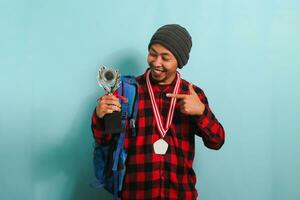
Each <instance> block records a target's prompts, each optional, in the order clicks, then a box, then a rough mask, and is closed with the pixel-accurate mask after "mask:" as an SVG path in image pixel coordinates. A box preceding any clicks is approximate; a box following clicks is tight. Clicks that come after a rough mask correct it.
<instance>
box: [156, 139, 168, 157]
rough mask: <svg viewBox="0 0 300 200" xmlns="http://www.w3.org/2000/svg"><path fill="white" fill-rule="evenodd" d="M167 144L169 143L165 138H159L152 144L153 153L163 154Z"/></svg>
mask: <svg viewBox="0 0 300 200" xmlns="http://www.w3.org/2000/svg"><path fill="white" fill-rule="evenodd" d="M168 146H169V145H168V143H167V142H166V141H165V140H163V139H159V140H157V141H156V142H154V144H153V148H154V153H156V154H159V155H165V154H166V152H167V150H168Z"/></svg>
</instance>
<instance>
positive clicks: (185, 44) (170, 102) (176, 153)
mask: <svg viewBox="0 0 300 200" xmlns="http://www.w3.org/2000/svg"><path fill="white" fill-rule="evenodd" d="M191 47H192V40H191V36H190V34H189V33H188V32H187V30H186V29H185V28H183V27H182V26H180V25H177V24H169V25H165V26H162V27H160V28H159V29H158V30H157V31H156V32H155V33H154V35H153V36H152V38H151V40H150V43H149V46H148V51H149V53H148V58H147V61H148V64H149V68H148V69H147V70H146V72H145V74H143V75H141V76H139V77H137V82H138V83H139V89H138V94H139V105H138V117H137V122H136V123H137V124H136V125H137V135H136V136H135V137H133V136H131V135H129V134H127V135H126V139H125V144H124V145H125V149H126V150H127V152H128V156H127V161H126V175H125V178H124V183H123V189H122V193H121V197H122V199H196V198H197V196H198V193H197V191H196V188H195V184H196V176H195V173H194V170H193V168H192V166H193V160H194V154H195V135H197V136H200V137H202V140H203V142H204V144H205V146H206V147H208V148H211V149H220V148H221V146H222V145H223V143H224V139H225V133H224V129H223V127H222V125H221V124H220V123H219V122H218V120H217V119H216V118H215V116H214V114H213V113H212V111H211V109H210V108H209V105H208V101H207V99H206V96H205V94H204V92H203V91H202V90H201V89H200V88H198V87H196V86H194V85H192V84H191V83H189V82H187V81H186V80H184V79H181V78H180V74H179V73H178V72H177V69H178V68H179V69H181V68H182V67H183V66H184V65H185V64H186V63H187V62H188V59H189V53H190V49H191ZM113 111H118V112H119V111H121V105H120V103H119V100H118V98H117V97H115V96H113V95H104V96H102V97H101V98H100V100H99V103H98V105H97V107H96V109H95V112H94V113H93V117H92V127H93V133H94V138H95V140H96V142H98V143H101V144H105V143H109V141H110V139H111V135H110V134H105V133H103V125H102V122H103V121H102V120H103V119H102V118H103V116H104V115H106V114H108V113H112V112H113Z"/></svg>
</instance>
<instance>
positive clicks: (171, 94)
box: [166, 93, 187, 99]
mask: <svg viewBox="0 0 300 200" xmlns="http://www.w3.org/2000/svg"><path fill="white" fill-rule="evenodd" d="M166 96H167V97H170V98H176V99H184V98H185V97H186V96H187V95H186V94H173V93H167V95H166Z"/></svg>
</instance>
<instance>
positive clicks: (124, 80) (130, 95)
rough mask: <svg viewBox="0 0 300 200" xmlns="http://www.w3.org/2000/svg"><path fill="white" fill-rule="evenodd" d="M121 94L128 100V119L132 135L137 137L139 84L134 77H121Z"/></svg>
mask: <svg viewBox="0 0 300 200" xmlns="http://www.w3.org/2000/svg"><path fill="white" fill-rule="evenodd" d="M119 94H120V95H123V96H125V97H126V98H127V118H128V119H129V125H130V128H131V130H132V135H133V136H136V128H135V122H136V118H137V112H138V83H137V81H136V78H135V77H134V76H122V77H121V87H120V88H119ZM122 106H123V105H122Z"/></svg>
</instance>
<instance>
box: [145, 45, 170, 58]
mask: <svg viewBox="0 0 300 200" xmlns="http://www.w3.org/2000/svg"><path fill="white" fill-rule="evenodd" d="M150 51H154V53H157V51H156V50H155V49H154V48H153V47H150ZM160 55H162V56H164V55H166V56H171V54H170V53H168V52H162V53H161V54H160Z"/></svg>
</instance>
